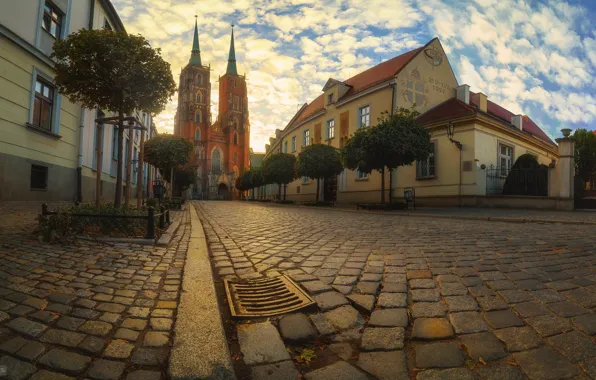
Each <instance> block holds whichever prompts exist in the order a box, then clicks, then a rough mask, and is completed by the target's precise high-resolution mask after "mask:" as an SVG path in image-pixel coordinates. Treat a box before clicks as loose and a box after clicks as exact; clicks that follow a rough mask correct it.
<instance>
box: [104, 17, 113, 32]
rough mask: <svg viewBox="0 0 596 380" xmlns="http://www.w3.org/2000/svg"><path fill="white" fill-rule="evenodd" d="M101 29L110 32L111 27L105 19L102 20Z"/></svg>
mask: <svg viewBox="0 0 596 380" xmlns="http://www.w3.org/2000/svg"><path fill="white" fill-rule="evenodd" d="M103 28H104V29H107V30H112V25H110V22H109V21H108V19H107V18H104V19H103Z"/></svg>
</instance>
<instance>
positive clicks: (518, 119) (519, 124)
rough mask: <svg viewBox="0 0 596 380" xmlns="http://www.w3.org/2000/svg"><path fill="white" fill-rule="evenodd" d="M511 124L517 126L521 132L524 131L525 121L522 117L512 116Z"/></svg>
mask: <svg viewBox="0 0 596 380" xmlns="http://www.w3.org/2000/svg"><path fill="white" fill-rule="evenodd" d="M511 124H512V125H513V126H515V127H516V128H517V129H519V130H520V131H523V129H524V128H523V119H522V115H513V116H511Z"/></svg>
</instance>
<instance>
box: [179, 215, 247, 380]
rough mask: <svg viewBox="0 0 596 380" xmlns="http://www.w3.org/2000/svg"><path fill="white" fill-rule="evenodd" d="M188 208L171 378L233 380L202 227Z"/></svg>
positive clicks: (232, 371)
mask: <svg viewBox="0 0 596 380" xmlns="http://www.w3.org/2000/svg"><path fill="white" fill-rule="evenodd" d="M189 209H190V214H191V218H190V219H191V226H192V232H191V237H190V243H189V247H188V254H187V260H186V265H185V268H184V277H183V282H182V292H181V295H180V304H179V306H178V318H177V320H176V327H175V338H174V347H173V349H172V354H171V356H170V365H169V374H170V376H171V378H172V379H174V380H181V379H197V378H198V379H205V378H209V379H226V380H227V379H229V380H234V379H236V376H235V374H234V370H233V367H232V363H231V361H230V353H229V351H228V344H227V340H226V336H225V333H224V329H223V325H222V321H221V315H220V310H219V306H218V303H217V294H216V292H215V286H214V279H213V273H212V272H211V263H210V261H209V249H208V247H207V242H206V240H205V234H204V232H203V226H202V225H201V222H200V220H199V218H198V216H197V213H196V210H195V209H194V207H189Z"/></svg>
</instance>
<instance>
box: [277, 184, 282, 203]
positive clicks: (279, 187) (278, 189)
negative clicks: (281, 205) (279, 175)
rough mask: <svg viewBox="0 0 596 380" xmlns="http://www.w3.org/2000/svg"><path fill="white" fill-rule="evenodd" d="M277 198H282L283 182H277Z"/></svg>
mask: <svg viewBox="0 0 596 380" xmlns="http://www.w3.org/2000/svg"><path fill="white" fill-rule="evenodd" d="M277 200H278V201H280V200H281V183H278V184H277Z"/></svg>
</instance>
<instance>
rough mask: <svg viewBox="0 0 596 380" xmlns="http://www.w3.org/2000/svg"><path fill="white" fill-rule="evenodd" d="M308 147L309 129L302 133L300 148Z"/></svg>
mask: <svg viewBox="0 0 596 380" xmlns="http://www.w3.org/2000/svg"><path fill="white" fill-rule="evenodd" d="M309 145H310V129H305V130H304V131H302V146H303V147H307V146H309Z"/></svg>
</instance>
